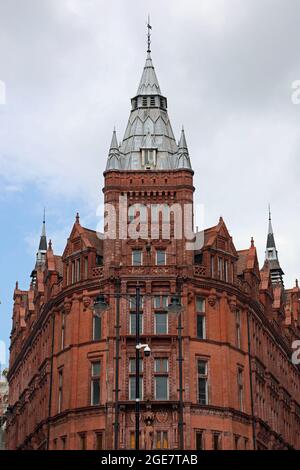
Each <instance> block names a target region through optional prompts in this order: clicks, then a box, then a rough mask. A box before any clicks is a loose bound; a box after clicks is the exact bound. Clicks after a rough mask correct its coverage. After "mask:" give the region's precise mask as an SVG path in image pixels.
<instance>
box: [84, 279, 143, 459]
mask: <svg viewBox="0 0 300 470" xmlns="http://www.w3.org/2000/svg"><path fill="white" fill-rule="evenodd" d="M120 286H121V283H120V280H119V279H117V280H116V293H115V294H108V296H112V297H114V298H116V299H117V304H116V374H115V421H114V448H115V450H117V449H118V444H119V359H120V357H119V343H120V299H121V297H122V298H125V299H126V300H130V298H131V297H132V296H131V295H128V294H121V289H120ZM149 297H152V296H149ZM140 300H141V293H140V287H139V285H137V286H136V290H135V306H136V311H135V313H136V322H135V326H136V330H135V345H136V349H135V351H136V357H135V358H136V367H135V448H136V450H139V446H140V381H139V379H140V350H144V354H145V356H149V355H150V354H151V349H150V347H149V345H148V344H141V343H140ZM108 307H109V305H108V303H107V302H106V300H105V296H104V295H103V294H101V295H98V296H97V297H96V299H95V301H94V307H93V308H94V314H95V315H96V316H98V317H101V315H102V313H103V312H104V311H105V310H106V309H107V308H108Z"/></svg>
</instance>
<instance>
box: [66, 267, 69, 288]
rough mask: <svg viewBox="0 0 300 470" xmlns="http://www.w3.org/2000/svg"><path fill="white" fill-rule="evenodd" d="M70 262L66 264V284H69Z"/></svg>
mask: <svg viewBox="0 0 300 470" xmlns="http://www.w3.org/2000/svg"><path fill="white" fill-rule="evenodd" d="M69 277H70V275H69V263H67V264H66V284H67V286H68V285H69Z"/></svg>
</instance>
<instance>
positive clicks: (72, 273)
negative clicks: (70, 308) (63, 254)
mask: <svg viewBox="0 0 300 470" xmlns="http://www.w3.org/2000/svg"><path fill="white" fill-rule="evenodd" d="M71 279H72V284H74V282H75V261H72V270H71Z"/></svg>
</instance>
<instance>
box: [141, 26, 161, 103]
mask: <svg viewBox="0 0 300 470" xmlns="http://www.w3.org/2000/svg"><path fill="white" fill-rule="evenodd" d="M147 28H148V49H147V59H146V64H145V67H144V70H143V74H142V78H141V81H140V84H139V87H138V90H137V93H136V94H137V96H139V95H161V91H160V86H159V83H158V79H157V76H156V73H155V70H154V66H153V63H152V59H151V30H152V26H151V25H150V17H148V23H147Z"/></svg>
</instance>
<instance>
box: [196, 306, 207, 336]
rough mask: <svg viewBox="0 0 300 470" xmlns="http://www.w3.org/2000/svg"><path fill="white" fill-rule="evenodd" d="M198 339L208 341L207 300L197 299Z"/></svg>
mask: <svg viewBox="0 0 300 470" xmlns="http://www.w3.org/2000/svg"><path fill="white" fill-rule="evenodd" d="M196 315H197V338H199V339H206V317H205V299H203V298H202V297H197V298H196Z"/></svg>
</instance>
